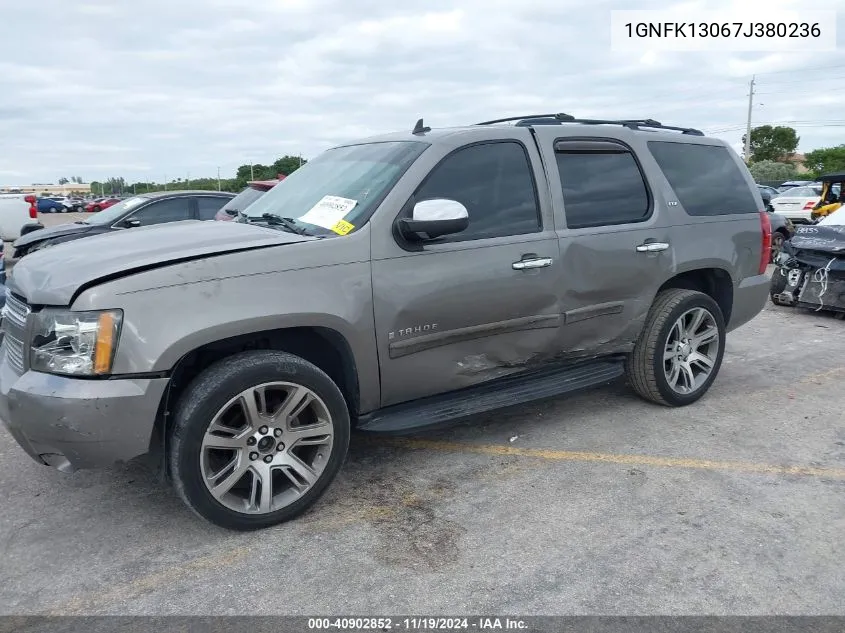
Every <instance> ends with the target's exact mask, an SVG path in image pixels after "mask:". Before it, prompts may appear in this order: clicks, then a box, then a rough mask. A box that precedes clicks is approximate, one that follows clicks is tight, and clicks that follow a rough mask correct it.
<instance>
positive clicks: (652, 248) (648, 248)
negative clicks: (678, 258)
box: [637, 242, 669, 253]
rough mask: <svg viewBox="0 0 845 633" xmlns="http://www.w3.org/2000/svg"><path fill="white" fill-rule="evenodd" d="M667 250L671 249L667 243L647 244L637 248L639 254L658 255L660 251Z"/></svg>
mask: <svg viewBox="0 0 845 633" xmlns="http://www.w3.org/2000/svg"><path fill="white" fill-rule="evenodd" d="M667 248H669V245H668V244H667V243H666V242H646V243H645V244H640V245H639V246H637V252H638V253H657V252H659V251H665V250H666V249H667Z"/></svg>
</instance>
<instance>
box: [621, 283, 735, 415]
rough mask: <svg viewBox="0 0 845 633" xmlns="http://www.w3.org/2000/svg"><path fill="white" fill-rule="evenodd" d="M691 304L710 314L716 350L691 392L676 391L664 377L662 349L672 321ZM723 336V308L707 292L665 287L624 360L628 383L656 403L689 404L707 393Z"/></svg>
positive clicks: (718, 361) (719, 361) (718, 364)
mask: <svg viewBox="0 0 845 633" xmlns="http://www.w3.org/2000/svg"><path fill="white" fill-rule="evenodd" d="M693 308H704V309H705V310H707V311H708V312H710V314H711V315H712V316H713V320H714V321H715V324H716V327H717V329H718V336H719V345H718V352H717V354H716V359H715V362H714V364H713V368H712V370H711V372H710V375H709V376H708V377H707V379H706V380H705V382H704V383H703V384H702V385H701V386H699V387H698V388H697V389H696V390H695V391H693V392H691V393H678V392H677V391H675V390H674V389H672V387H671V386H670V385H669V380H668V379H667V378H666V374H665V372H664V366H663V349H664V348H665V345H666V342H667V340H668V337H669V334H670V331H671V329H672V327H673V326H674V324H675V322H676V321H677V320H678V319H679V318H680V317H681V315H683V314H684V313H685V312H686V311H688V310H691V309H693ZM725 339H726V332H725V319H724V316H723V315H722V310H721V309H720V308H719V305H718V304H717V303H716V302H715V301H714V300H713V299H712V298H711V297H710V296H708V295H706V294H704V293H702V292H698V291H695V290H680V289H676V288H671V289H668V290H664V291H662V292H660V293H659V294H658V295H657V297H656V298H655V300H654V303H653V304H652V306H651V309H650V310H649V313H648V316H647V317H646V322H645V325H644V326H643V330H642V332H641V333H640V337H639V339H638V340H637V343H636V345H635V347H634V351H633V352H632V353H631V354H630V355H629V356H628V358H627V359H626V361H625V372H626V374H627V378H628V383H629V384H630V385H631V387H632V388H633V390H634V391H635V392H636V393H637V394H638V395H639V396H640V397H642V398H644V399H645V400H649V401H651V402H655V403H657V404H662V405H664V406H668V407H682V406H686V405H688V404H692V403H693V402H695V401H696V400H698V399H699V398H701V396H703V395H704V394H705V393H707V390H708V389H710V385H712V384H713V381H714V380H715V379H716V376H717V375H718V373H719V368H720V367H721V365H722V356H723V355H724V353H725Z"/></svg>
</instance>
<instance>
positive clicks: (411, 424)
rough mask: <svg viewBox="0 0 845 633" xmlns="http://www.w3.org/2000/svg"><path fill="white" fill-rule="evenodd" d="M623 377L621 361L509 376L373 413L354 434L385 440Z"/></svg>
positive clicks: (359, 422) (364, 417) (583, 364)
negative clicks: (383, 436)
mask: <svg viewBox="0 0 845 633" xmlns="http://www.w3.org/2000/svg"><path fill="white" fill-rule="evenodd" d="M623 371H624V370H623V365H622V360H621V359H616V358H611V359H604V360H601V361H591V362H589V363H582V364H579V365H570V366H568V367H566V368H563V369H556V370H555V371H548V370H546V371H540V372H531V373H530V374H527V375H520V376H509V377H506V378H501V379H497V380H492V381H490V382H486V383H483V384H480V385H476V386H473V387H467V388H466V389H460V390H458V391H452V392H449V393H445V394H441V395H437V396H431V397H428V398H421V399H420V400H415V401H413V402H408V403H403V404H397V405H393V406H390V407H386V408H384V409H379V410H378V411H373V412H372V413H368V414H366V415H362V416H361V417H359V418H358V425H357V426H356V429H357V430H358V431H363V432H366V433H384V434H401V433H407V432H412V431H418V430H420V429H422V428H425V427H432V426H439V425H441V424H445V423H448V422H452V421H454V420H458V419H460V418H465V417H468V416H472V415H478V414H480V413H487V412H488V411H495V410H497V409H503V408H505V407H510V406H513V405H519V404H525V403H526V402H533V401H535V400H542V399H545V398H553V397H555V396H559V395H562V394H565V393H571V392H573V391H580V390H582V389H587V388H589V387H597V386H600V385H604V384H607V383H610V382H612V381H613V380H615V379H616V378H618V377H619V376H621V375H622V373H623Z"/></svg>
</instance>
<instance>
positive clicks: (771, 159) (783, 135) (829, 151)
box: [742, 125, 845, 182]
mask: <svg viewBox="0 0 845 633" xmlns="http://www.w3.org/2000/svg"><path fill="white" fill-rule="evenodd" d="M799 140H800V137H799V136H798V134H797V133H796V132H795V129H794V128H791V127H788V126H783V125H777V126H771V125H760V126H758V127H755V128H753V129H752V130H751V139H750V143H749V145H750V148H749V149H750V157H749V161H748V163H749V165H748V169H749V170H750V171H751V175H752V176H754V179H755V180H756V181H758V182H761V181H776V180H781V181H785V180H814V179H816V178H818V177H819V176H821V175H822V174H829V173H833V172H837V171H845V144H842V145H836V146H832V147H822V148H819V149H814V150H813V151H812V152H807V153H806V154H804V159H803V161H802V162H803V165H804V168H805V169H806V170H807V171H806V172H799V171H798V166H797V165H796V163H795V160H794V158H795V150H796V149H797V148H798V141H799ZM742 143H743V145H745V135H744V134H743V135H742Z"/></svg>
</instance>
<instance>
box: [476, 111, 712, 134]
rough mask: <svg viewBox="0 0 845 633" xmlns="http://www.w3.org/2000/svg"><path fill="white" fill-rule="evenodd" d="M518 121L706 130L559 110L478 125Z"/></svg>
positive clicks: (525, 123)
mask: <svg viewBox="0 0 845 633" xmlns="http://www.w3.org/2000/svg"><path fill="white" fill-rule="evenodd" d="M510 121H516V122H517V123H516V125H517V126H520V127H528V126H531V125H561V124H562V123H581V124H583V125H622V126H624V127H627V128H629V129H631V130H639V129H641V128H653V129H659V130H673V131H675V132H682V133H683V134H689V135H691V136H704V132H702V131H701V130H697V129H695V128H691V127H676V126H674V125H663V124H662V123H661V122H660V121H655V120H654V119H618V120H616V119H577V118H575V117H574V116H572V115H571V114H565V113H563V112H559V113H557V114H529V115H527V116H512V117H506V118H504V119H493V120H492V121H482V122H481V123H476V125H493V124H495V123H508V122H510Z"/></svg>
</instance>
